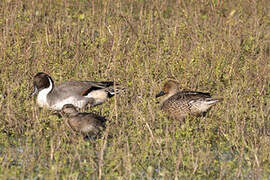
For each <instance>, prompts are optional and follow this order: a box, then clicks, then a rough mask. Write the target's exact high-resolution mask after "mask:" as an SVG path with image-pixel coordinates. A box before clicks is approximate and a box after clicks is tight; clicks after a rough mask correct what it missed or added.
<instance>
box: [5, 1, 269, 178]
mask: <svg viewBox="0 0 270 180" xmlns="http://www.w3.org/2000/svg"><path fill="white" fill-rule="evenodd" d="M0 12H1V13H0V32H1V38H0V39H1V40H0V48H1V50H0V59H1V60H0V130H1V131H0V153H1V157H0V163H1V167H0V177H1V179H38V178H41V179H43V178H44V179H51V178H55V177H57V179H115V178H119V179H209V178H210V179H269V178H270V160H269V159H270V118H269V117H270V58H269V54H270V41H269V39H270V28H269V26H270V1H268V0H261V1H249V0H242V1H233V0H231V1H229V0H224V1H221V0H210V1H205V0H200V1H197V0H196V1H195V0H191V1H187V0H178V1H173V0H168V1H162V0H160V1H159V0H156V1H145V0H137V1H126V0H118V1H112V0H109V1H86V0H82V1H72V0H67V1H50V0H42V1H27V0H22V1H19V0H2V1H1V2H0ZM37 72H47V73H49V74H50V75H51V76H52V78H53V79H54V81H55V83H58V82H62V81H66V80H69V79H73V80H94V81H107V80H113V81H116V82H118V83H119V84H121V85H122V86H123V87H125V88H126V91H125V93H121V94H119V95H117V96H115V97H114V98H112V99H110V100H108V101H107V102H106V103H105V104H103V105H100V106H97V107H95V108H93V109H88V110H87V111H88V112H90V111H94V112H96V113H99V114H101V115H103V116H106V117H107V119H108V122H107V129H106V131H105V132H104V133H103V135H102V136H101V137H100V138H99V139H97V140H86V139H84V138H83V137H81V136H76V135H74V134H73V133H72V131H71V130H70V129H68V128H67V126H66V125H65V123H64V122H63V120H62V118H61V117H59V116H57V114H56V113H55V112H51V111H49V110H46V109H40V108H38V107H37V104H36V102H35V98H33V99H31V98H30V99H29V97H28V96H29V94H30V93H31V91H32V81H33V76H34V75H35V74H36V73H37ZM168 79H175V80H177V81H178V82H179V83H180V85H181V87H182V88H183V89H189V90H196V91H202V92H210V93H211V94H212V96H213V97H218V98H223V99H224V100H223V102H221V103H219V104H217V105H216V106H214V107H213V108H212V109H211V110H210V112H209V113H207V114H206V116H205V117H189V118H187V119H186V121H185V122H184V123H180V122H177V121H173V120H171V119H169V118H167V116H166V114H164V113H163V112H161V111H160V108H159V103H158V99H156V98H155V95H156V94H157V93H158V92H160V90H161V88H162V85H163V84H164V82H165V81H166V80H168Z"/></svg>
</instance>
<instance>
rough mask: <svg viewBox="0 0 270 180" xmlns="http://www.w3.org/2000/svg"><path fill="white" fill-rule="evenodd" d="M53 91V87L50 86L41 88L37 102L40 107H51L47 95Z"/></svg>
mask: <svg viewBox="0 0 270 180" xmlns="http://www.w3.org/2000/svg"><path fill="white" fill-rule="evenodd" d="M50 91H51V88H50V87H48V88H46V89H43V90H41V91H40V92H39V93H38V96H37V103H38V105H39V106H40V107H49V104H48V101H47V95H48V93H49V92H50Z"/></svg>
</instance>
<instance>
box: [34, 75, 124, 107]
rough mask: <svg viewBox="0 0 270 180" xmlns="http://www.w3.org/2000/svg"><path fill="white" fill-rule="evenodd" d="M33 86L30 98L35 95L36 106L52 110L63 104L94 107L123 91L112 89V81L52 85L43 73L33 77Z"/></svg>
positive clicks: (50, 80)
mask: <svg viewBox="0 0 270 180" xmlns="http://www.w3.org/2000/svg"><path fill="white" fill-rule="evenodd" d="M33 85H34V91H33V92H32V93H31V95H30V96H33V95H34V94H36V93H37V94H38V95H37V103H38V105H39V106H40V107H47V108H49V109H52V110H61V109H62V107H63V106H64V105H65V104H73V105H74V106H76V107H78V108H83V107H85V106H86V105H88V104H90V106H96V105H99V104H102V103H103V102H104V101H105V100H106V99H107V98H111V97H113V96H114V95H115V94H117V93H119V92H120V91H122V90H123V89H117V88H116V89H114V88H113V87H114V82H112V81H107V82H93V81H66V82H63V83H61V84H58V85H54V82H53V80H52V78H51V77H50V76H49V75H48V74H46V73H44V72H39V73H37V74H36V75H35V76H34V82H33Z"/></svg>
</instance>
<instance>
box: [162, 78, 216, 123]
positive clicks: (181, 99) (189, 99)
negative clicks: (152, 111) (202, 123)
mask: <svg viewBox="0 0 270 180" xmlns="http://www.w3.org/2000/svg"><path fill="white" fill-rule="evenodd" d="M163 95H164V99H163V100H162V101H161V109H162V110H163V111H164V112H165V113H167V114H168V115H169V116H170V117H172V118H175V119H183V118H185V117H186V116H188V115H196V116H198V115H202V114H203V113H205V112H207V111H208V110H209V109H210V108H211V107H212V106H213V105H214V104H216V103H217V102H218V101H220V100H221V99H217V98H212V97H211V96H210V94H209V93H203V92H196V91H179V88H178V83H177V82H176V81H173V80H169V81H168V82H166V83H165V84H164V87H163V90H162V91H161V92H160V93H159V94H158V95H157V97H159V96H163Z"/></svg>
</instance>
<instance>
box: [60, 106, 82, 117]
mask: <svg viewBox="0 0 270 180" xmlns="http://www.w3.org/2000/svg"><path fill="white" fill-rule="evenodd" d="M61 113H63V114H64V115H65V114H67V115H75V114H77V113H78V111H77V109H76V108H75V106H73V105H72V104H65V105H64V106H63V107H62V110H61Z"/></svg>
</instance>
